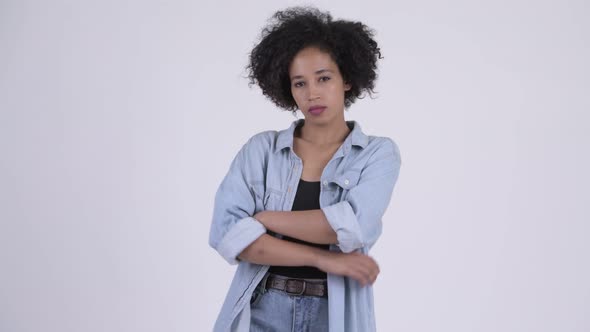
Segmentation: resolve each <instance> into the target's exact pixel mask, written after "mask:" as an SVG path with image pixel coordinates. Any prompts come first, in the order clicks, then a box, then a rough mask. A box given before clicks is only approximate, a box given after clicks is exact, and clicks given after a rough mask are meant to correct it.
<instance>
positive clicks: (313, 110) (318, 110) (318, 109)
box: [309, 106, 326, 115]
mask: <svg viewBox="0 0 590 332" xmlns="http://www.w3.org/2000/svg"><path fill="white" fill-rule="evenodd" d="M325 110H326V107H324V106H312V107H310V108H309V113H311V114H313V115H320V114H322V112H323V111H325Z"/></svg>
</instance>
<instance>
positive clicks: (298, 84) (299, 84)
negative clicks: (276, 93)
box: [293, 81, 303, 88]
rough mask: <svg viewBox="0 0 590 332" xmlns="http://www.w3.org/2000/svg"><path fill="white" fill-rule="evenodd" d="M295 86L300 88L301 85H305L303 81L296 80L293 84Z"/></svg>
mask: <svg viewBox="0 0 590 332" xmlns="http://www.w3.org/2000/svg"><path fill="white" fill-rule="evenodd" d="M293 86H294V87H296V88H300V87H302V86H303V82H301V81H299V82H295V83H294V84H293Z"/></svg>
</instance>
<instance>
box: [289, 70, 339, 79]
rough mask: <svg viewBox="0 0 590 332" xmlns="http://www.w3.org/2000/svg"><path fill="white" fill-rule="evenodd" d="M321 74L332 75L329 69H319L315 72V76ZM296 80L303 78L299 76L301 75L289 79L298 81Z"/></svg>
mask: <svg viewBox="0 0 590 332" xmlns="http://www.w3.org/2000/svg"><path fill="white" fill-rule="evenodd" d="M323 72H330V73H332V71H331V70H330V69H319V70H316V72H315V74H316V75H319V74H321V73H323ZM298 78H303V76H301V75H297V76H293V77H291V81H292V80H295V79H298Z"/></svg>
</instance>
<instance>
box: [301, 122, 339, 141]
mask: <svg viewBox="0 0 590 332" xmlns="http://www.w3.org/2000/svg"><path fill="white" fill-rule="evenodd" d="M349 133H350V128H348V125H347V124H346V121H344V119H342V121H337V122H334V123H330V124H324V125H317V124H313V123H311V122H304V123H303V126H302V127H301V128H300V131H299V137H300V138H301V139H302V140H304V141H308V142H310V143H313V144H317V145H325V144H336V143H342V142H344V140H345V139H346V137H347V136H348V134H349Z"/></svg>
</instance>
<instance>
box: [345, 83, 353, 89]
mask: <svg viewBox="0 0 590 332" xmlns="http://www.w3.org/2000/svg"><path fill="white" fill-rule="evenodd" d="M351 88H352V85H350V84H348V83H345V84H344V91H348V90H350V89H351Z"/></svg>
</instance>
